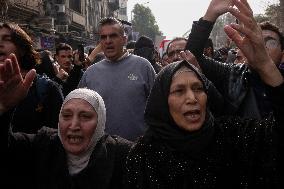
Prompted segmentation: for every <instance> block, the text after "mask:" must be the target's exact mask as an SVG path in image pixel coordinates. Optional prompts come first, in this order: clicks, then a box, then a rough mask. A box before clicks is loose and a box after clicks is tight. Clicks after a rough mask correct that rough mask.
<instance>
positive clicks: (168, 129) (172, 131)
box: [144, 61, 214, 153]
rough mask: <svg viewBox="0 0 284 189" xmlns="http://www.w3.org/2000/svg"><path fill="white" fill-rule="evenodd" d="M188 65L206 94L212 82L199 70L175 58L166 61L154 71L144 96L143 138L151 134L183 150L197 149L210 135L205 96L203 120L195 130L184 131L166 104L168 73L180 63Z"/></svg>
mask: <svg viewBox="0 0 284 189" xmlns="http://www.w3.org/2000/svg"><path fill="white" fill-rule="evenodd" d="M184 66H186V67H188V68H189V69H190V70H192V71H193V72H194V73H195V74H196V76H197V77H198V78H199V80H200V81H201V82H202V83H203V85H204V89H205V92H206V94H208V90H209V89H210V87H211V85H212V83H211V82H210V81H209V80H207V78H206V77H205V76H204V75H203V74H201V73H200V72H199V71H198V70H197V68H196V67H194V66H193V65H191V64H189V63H188V62H186V61H179V62H175V63H172V64H169V65H168V66H166V67H165V68H163V69H162V70H161V72H160V73H159V74H158V75H157V78H156V80H155V83H154V86H153V88H152V90H151V93H150V95H149V97H148V101H147V104H146V109H145V115H144V118H145V122H146V124H147V125H148V130H147V132H146V133H145V135H144V139H146V140H147V138H148V139H149V138H152V139H153V138H154V139H158V140H161V141H163V143H164V144H165V145H166V146H167V147H168V148H169V149H171V150H177V151H183V152H186V153H188V152H190V153H192V152H199V151H200V150H202V149H203V148H204V147H205V146H206V145H207V144H208V143H209V142H210V139H211V138H212V136H213V133H214V129H213V122H214V118H213V116H212V114H211V113H210V111H209V108H208V103H209V101H210V99H209V96H208V97H207V112H206V118H205V122H204V123H203V125H202V127H201V128H200V129H199V130H198V131H195V132H188V131H185V130H183V129H181V128H180V127H178V125H177V124H176V123H175V121H174V120H173V118H172V116H171V114H170V112H169V106H168V96H169V92H170V86H171V82H172V77H173V76H174V74H175V73H176V71H178V70H179V69H180V68H181V67H184Z"/></svg>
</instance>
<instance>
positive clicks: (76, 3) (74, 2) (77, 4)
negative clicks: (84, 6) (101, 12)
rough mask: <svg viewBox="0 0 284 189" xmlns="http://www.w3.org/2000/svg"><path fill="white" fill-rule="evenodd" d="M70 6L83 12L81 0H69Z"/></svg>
mask: <svg viewBox="0 0 284 189" xmlns="http://www.w3.org/2000/svg"><path fill="white" fill-rule="evenodd" d="M69 8H70V9H72V10H74V11H76V12H79V13H81V0H69Z"/></svg>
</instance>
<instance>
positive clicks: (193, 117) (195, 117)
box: [183, 110, 201, 122]
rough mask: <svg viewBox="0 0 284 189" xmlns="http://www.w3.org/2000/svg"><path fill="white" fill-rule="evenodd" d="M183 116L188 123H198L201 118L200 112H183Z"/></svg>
mask: <svg viewBox="0 0 284 189" xmlns="http://www.w3.org/2000/svg"><path fill="white" fill-rule="evenodd" d="M183 115H184V117H185V118H186V119H187V120H188V121H190V122H196V121H199V119H200V117H201V112H200V110H190V111H187V112H185V113H184V114H183Z"/></svg>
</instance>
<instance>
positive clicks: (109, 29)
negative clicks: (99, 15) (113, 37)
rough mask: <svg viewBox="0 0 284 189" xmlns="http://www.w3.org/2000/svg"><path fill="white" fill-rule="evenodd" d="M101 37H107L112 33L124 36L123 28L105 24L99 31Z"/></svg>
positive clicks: (117, 25)
mask: <svg viewBox="0 0 284 189" xmlns="http://www.w3.org/2000/svg"><path fill="white" fill-rule="evenodd" d="M99 32H100V34H101V35H109V34H112V33H119V34H122V35H123V34H124V28H123V27H122V26H121V25H119V24H117V23H116V24H105V25H102V26H101V27H100V29H99Z"/></svg>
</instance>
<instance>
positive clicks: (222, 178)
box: [126, 63, 284, 189]
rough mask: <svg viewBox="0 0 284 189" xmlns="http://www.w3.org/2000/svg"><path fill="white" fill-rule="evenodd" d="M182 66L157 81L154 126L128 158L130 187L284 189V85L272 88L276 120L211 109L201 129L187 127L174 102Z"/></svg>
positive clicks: (149, 111) (150, 119) (149, 117)
mask: <svg viewBox="0 0 284 189" xmlns="http://www.w3.org/2000/svg"><path fill="white" fill-rule="evenodd" d="M180 67H181V64H179V63H172V64H170V65H168V66H167V67H165V68H164V69H163V70H162V71H161V72H160V74H159V75H158V76H157V78H156V80H155V83H154V86H153V88H152V91H151V94H150V96H149V99H148V102H147V106H146V109H145V121H146V123H147V125H148V126H149V129H148V130H147V132H146V134H145V135H144V137H143V138H142V139H141V140H140V141H138V143H137V144H136V145H135V146H134V147H133V148H132V149H131V151H130V153H129V155H128V157H127V164H126V167H127V175H126V180H127V181H128V182H127V187H126V188H131V189H133V188H139V189H142V188H143V189H146V188H147V189H157V188H161V189H166V188H168V189H186V188H194V189H198V188H216V189H217V188H218V189H219V188H230V189H232V188H235V189H240V188H243V189H249V188H252V189H254V188H258V189H262V188H267V189H268V188H269V189H271V188H279V189H280V188H283V181H282V180H283V179H282V178H281V177H280V175H281V174H280V170H281V166H280V163H282V162H283V139H281V137H282V138H283V134H284V132H283V124H284V118H283V115H284V114H283V113H284V110H283V108H284V102H283V100H282V98H283V95H284V84H282V85H280V86H278V87H274V88H272V87H271V88H269V90H268V91H269V93H268V94H269V95H270V96H271V97H273V98H272V103H273V107H274V110H275V118H276V120H274V119H273V118H271V119H266V120H262V121H258V120H248V119H247V120H243V119H240V118H238V117H222V118H218V119H215V118H214V117H213V116H212V115H211V114H210V111H209V110H207V114H206V120H205V122H204V123H203V125H202V127H201V129H199V130H198V131H195V132H187V131H185V130H182V129H180V128H179V127H178V126H177V124H176V123H175V121H174V119H173V118H172V116H171V114H170V112H169V107H168V96H169V90H170V89H169V88H170V84H171V79H172V77H173V75H174V74H175V72H176V71H177V70H178V69H179V68H180ZM195 72H196V71H195ZM196 73H197V72H196ZM199 78H200V80H202V79H204V77H202V75H199ZM204 85H205V86H206V84H205V82H204ZM206 89H207V87H206ZM206 91H207V94H208V90H206ZM282 164H283V163H282Z"/></svg>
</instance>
